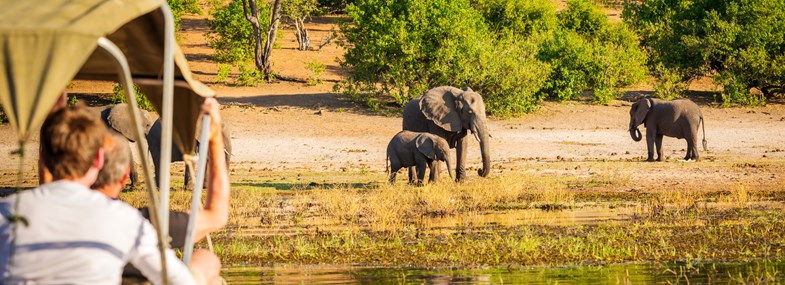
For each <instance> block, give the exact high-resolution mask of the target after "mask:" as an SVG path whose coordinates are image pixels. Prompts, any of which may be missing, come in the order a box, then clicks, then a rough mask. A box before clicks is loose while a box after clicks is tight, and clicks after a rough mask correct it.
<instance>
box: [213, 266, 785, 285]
mask: <svg viewBox="0 0 785 285" xmlns="http://www.w3.org/2000/svg"><path fill="white" fill-rule="evenodd" d="M783 272H785V260H780V261H767V260H757V261H747V262H735V263H672V264H650V263H645V264H621V265H611V266H577V267H558V268H525V269H493V270H454V271H453V270H415V269H391V268H379V267H353V266H329V265H318V266H315V265H314V266H299V265H298V266H285V265H283V266H261V267H229V268H226V269H224V272H223V273H222V275H223V276H224V278H225V279H226V280H227V281H228V283H229V284H760V283H766V284H782V283H785V278H783Z"/></svg>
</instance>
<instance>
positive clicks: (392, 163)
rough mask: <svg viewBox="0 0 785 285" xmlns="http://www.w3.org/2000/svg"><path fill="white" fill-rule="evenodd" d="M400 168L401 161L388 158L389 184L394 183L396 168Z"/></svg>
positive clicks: (396, 173)
mask: <svg viewBox="0 0 785 285" xmlns="http://www.w3.org/2000/svg"><path fill="white" fill-rule="evenodd" d="M400 169H401V162H400V161H397V160H392V159H390V178H389V181H390V184H395V176H397V175H398V170H400Z"/></svg>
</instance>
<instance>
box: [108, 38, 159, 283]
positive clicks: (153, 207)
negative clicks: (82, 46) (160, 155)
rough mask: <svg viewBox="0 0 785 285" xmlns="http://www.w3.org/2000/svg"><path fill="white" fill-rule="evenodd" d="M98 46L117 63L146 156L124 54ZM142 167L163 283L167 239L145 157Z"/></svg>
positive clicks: (139, 145)
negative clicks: (156, 236)
mask: <svg viewBox="0 0 785 285" xmlns="http://www.w3.org/2000/svg"><path fill="white" fill-rule="evenodd" d="M98 47H100V48H101V50H102V51H104V52H105V53H106V54H107V55H109V57H110V58H113V59H114V60H115V64H116V65H117V74H118V77H119V78H120V84H121V85H122V86H123V88H124V89H125V96H126V97H125V98H126V101H127V102H128V106H130V107H131V108H129V112H131V125H133V128H134V132H133V134H134V136H135V137H136V138H135V139H136V142H137V143H136V147H137V151H139V153H140V155H142V156H146V155H147V138H145V136H144V131H143V130H142V127H141V122H142V115H141V113H140V112H139V106H138V105H137V104H136V94H135V93H134V88H133V82H132V80H131V70H130V68H129V67H128V60H127V59H126V58H125V55H124V54H123V52H122V51H121V50H120V48H118V47H117V45H115V44H114V43H113V42H112V41H110V40H108V39H106V38H104V37H101V38H99V39H98ZM142 167H143V168H144V178H145V185H146V186H147V193H148V194H149V199H150V206H149V207H148V208H149V209H150V221H152V223H153V226H154V227H155V230H156V233H157V235H158V240H159V241H160V243H159V246H158V248H159V253H160V256H161V274H162V275H163V276H162V277H163V278H162V280H164V284H169V279H168V278H167V276H168V275H167V270H166V248H167V246H166V244H167V239H164V236H165V234H164V231H163V229H162V228H161V227H160V225H161V223H160V221H159V216H158V215H157V211H158V205H159V203H158V197H157V196H155V192H156V191H155V183H154V182H153V170H152V166H151V165H150V163H149V162H148V161H147V159H142Z"/></svg>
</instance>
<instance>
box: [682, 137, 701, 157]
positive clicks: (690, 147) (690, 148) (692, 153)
mask: <svg viewBox="0 0 785 285" xmlns="http://www.w3.org/2000/svg"><path fill="white" fill-rule="evenodd" d="M695 146H696V143H695V140H694V139H692V138H687V156H686V157H685V158H684V160H690V159H695V160H698V159H697V156H698V155H697V151H698V150H697V149H696V147H695Z"/></svg>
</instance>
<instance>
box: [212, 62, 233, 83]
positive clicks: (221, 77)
mask: <svg viewBox="0 0 785 285" xmlns="http://www.w3.org/2000/svg"><path fill="white" fill-rule="evenodd" d="M231 73H232V66H231V65H228V64H225V63H219V64H218V71H217V72H216V73H215V80H216V81H218V82H221V83H226V82H227V81H228V80H229V75H231Z"/></svg>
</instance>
